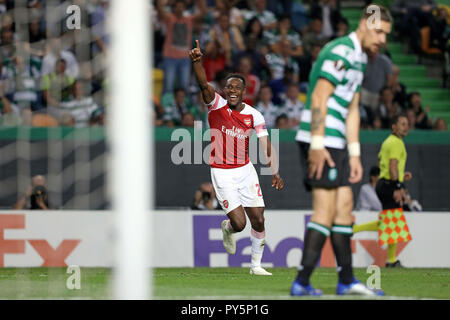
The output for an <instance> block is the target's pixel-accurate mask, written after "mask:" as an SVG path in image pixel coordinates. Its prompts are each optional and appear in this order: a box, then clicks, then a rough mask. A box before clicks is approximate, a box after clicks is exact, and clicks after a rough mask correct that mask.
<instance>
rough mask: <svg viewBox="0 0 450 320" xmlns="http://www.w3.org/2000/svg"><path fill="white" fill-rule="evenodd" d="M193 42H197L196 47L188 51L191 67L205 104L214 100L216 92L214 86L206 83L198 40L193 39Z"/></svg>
mask: <svg viewBox="0 0 450 320" xmlns="http://www.w3.org/2000/svg"><path fill="white" fill-rule="evenodd" d="M195 42H196V43H197V47H196V48H194V49H192V50H191V51H189V57H190V58H191V60H192V68H193V69H194V74H195V78H196V79H197V83H198V85H199V87H200V91H201V92H202V97H203V101H204V102H205V103H206V104H209V103H211V102H212V101H213V100H214V96H215V94H216V93H215V90H214V88H213V87H212V86H211V85H210V84H208V81H207V79H206V73H205V69H204V68H203V65H202V57H203V53H202V51H201V50H200V44H199V43H198V40H195Z"/></svg>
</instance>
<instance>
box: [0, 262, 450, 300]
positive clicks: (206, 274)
mask: <svg viewBox="0 0 450 320" xmlns="http://www.w3.org/2000/svg"><path fill="white" fill-rule="evenodd" d="M80 270H81V277H80V284H81V288H80V289H78V290H77V289H72V290H69V289H67V287H66V282H67V279H68V278H69V277H70V276H71V274H68V273H66V268H2V269H0V299H111V298H112V296H111V274H112V271H111V269H105V268H81V269H80ZM268 270H269V271H271V272H272V273H273V276H271V277H263V276H251V275H250V274H249V269H248V268H156V269H154V270H153V285H154V289H153V297H154V299H163V300H172V299H189V300H195V299H202V300H208V299H213V300H224V299H225V300H226V299H233V300H240V299H242V300H251V299H258V300H266V299H267V300H277V299H282V300H287V299H301V298H291V297H290V296H289V287H290V285H291V282H292V280H293V279H294V277H295V275H296V268H268ZM380 270H381V288H382V289H383V290H384V291H385V292H386V296H385V297H379V298H377V299H450V269H443V268H435V269H412V268H404V269H386V268H381V269H380ZM355 276H356V277H357V278H358V279H360V280H361V281H362V282H365V281H366V280H367V278H368V277H369V276H370V274H368V273H366V269H363V268H356V269H355ZM336 281H337V276H336V270H335V269H334V268H318V269H316V270H315V271H314V274H313V276H312V278H311V282H312V283H313V285H314V286H315V287H317V288H320V289H322V290H323V291H324V294H325V296H324V297H321V299H342V297H337V296H335V295H334V290H335V286H336ZM303 299H304V298H303ZM345 299H350V297H345ZM352 299H354V298H352Z"/></svg>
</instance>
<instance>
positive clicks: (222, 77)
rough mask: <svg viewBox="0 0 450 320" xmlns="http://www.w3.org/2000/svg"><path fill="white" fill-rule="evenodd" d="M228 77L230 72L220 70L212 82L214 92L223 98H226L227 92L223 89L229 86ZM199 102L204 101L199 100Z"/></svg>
mask: <svg viewBox="0 0 450 320" xmlns="http://www.w3.org/2000/svg"><path fill="white" fill-rule="evenodd" d="M227 76H228V72H226V71H225V70H219V71H217V72H216V76H215V77H214V80H213V81H211V85H212V86H213V87H214V90H216V92H217V93H218V94H220V95H221V96H223V97H224V96H225V92H224V91H223V89H224V88H225V85H226V84H227V82H226V78H227ZM199 101H203V99H199Z"/></svg>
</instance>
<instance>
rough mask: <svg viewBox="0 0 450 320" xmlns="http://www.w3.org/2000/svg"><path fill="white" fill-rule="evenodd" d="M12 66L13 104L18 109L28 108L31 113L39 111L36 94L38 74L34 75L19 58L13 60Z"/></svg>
mask: <svg viewBox="0 0 450 320" xmlns="http://www.w3.org/2000/svg"><path fill="white" fill-rule="evenodd" d="M13 64H14V75H15V79H14V84H15V90H14V94H13V103H14V104H15V105H16V106H17V107H18V108H19V109H24V108H29V109H31V110H33V111H34V110H37V109H39V108H40V106H39V104H38V102H39V101H38V94H37V91H38V90H39V82H38V78H39V74H36V73H34V72H33V69H32V68H31V66H30V65H29V64H25V62H24V60H23V58H22V57H20V56H16V57H14V58H13Z"/></svg>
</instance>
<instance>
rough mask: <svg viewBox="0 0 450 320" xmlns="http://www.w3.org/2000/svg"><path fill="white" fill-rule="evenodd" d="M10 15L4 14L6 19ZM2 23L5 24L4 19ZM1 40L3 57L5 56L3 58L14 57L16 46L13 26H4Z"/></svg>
mask: <svg viewBox="0 0 450 320" xmlns="http://www.w3.org/2000/svg"><path fill="white" fill-rule="evenodd" d="M8 17H9V15H4V19H5V18H8ZM11 21H12V20H11ZM2 24H4V21H3V23H2ZM0 40H1V44H0V55H1V57H2V58H3V60H6V59H9V60H10V59H12V58H13V57H14V55H15V54H16V48H15V45H14V31H13V30H12V29H11V28H7V27H5V26H3V27H2V30H1V31H0Z"/></svg>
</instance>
